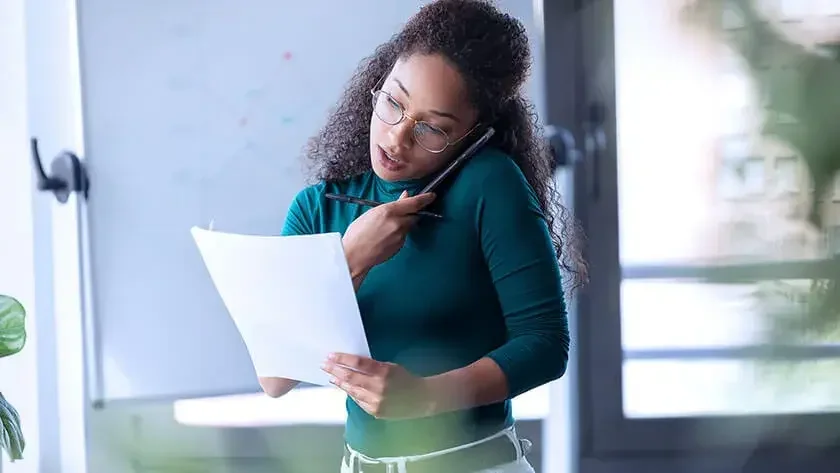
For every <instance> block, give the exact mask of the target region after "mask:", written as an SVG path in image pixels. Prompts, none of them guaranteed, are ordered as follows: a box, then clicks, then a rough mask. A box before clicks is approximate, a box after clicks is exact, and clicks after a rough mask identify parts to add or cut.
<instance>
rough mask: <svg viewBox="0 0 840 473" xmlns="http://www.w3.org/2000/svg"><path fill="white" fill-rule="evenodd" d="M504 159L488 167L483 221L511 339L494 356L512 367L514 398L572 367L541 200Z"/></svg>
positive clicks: (479, 221) (480, 224)
mask: <svg viewBox="0 0 840 473" xmlns="http://www.w3.org/2000/svg"><path fill="white" fill-rule="evenodd" d="M505 163H506V164H505V165H502V166H494V169H492V170H491V171H490V172H489V173H488V176H487V178H486V181H485V182H484V185H483V188H484V189H487V192H485V193H484V195H482V196H481V197H479V202H478V210H477V215H476V225H477V229H478V234H479V237H480V240H481V247H482V250H483V253H484V257H485V260H486V262H487V265H488V268H489V270H490V274H491V277H492V280H493V284H494V285H495V288H496V293H497V295H498V298H499V303H500V304H501V308H502V311H503V313H504V317H505V325H506V328H507V342H506V343H505V344H504V345H502V346H501V347H499V348H498V349H496V350H493V351H492V352H490V353H489V354H488V357H489V358H491V359H492V360H493V361H495V362H496V363H497V364H498V365H499V367H501V369H502V371H503V372H504V373H505V375H506V377H507V382H508V392H509V397H511V398H513V397H515V396H518V395H519V394H522V393H524V392H526V391H529V390H531V389H533V388H535V387H537V386H540V385H542V384H544V383H547V382H549V381H552V380H554V379H557V378H559V377H561V376H562V375H563V374H564V373H565V371H566V366H567V364H568V360H569V343H570V335H569V324H568V318H567V314H566V303H565V300H564V295H563V285H562V280H561V274H560V267H559V264H558V262H557V258H556V253H555V250H554V246H553V244H552V241H551V237H550V233H549V230H548V226H547V224H546V221H545V219H544V218H543V213H542V211H541V210H540V205H539V201H538V200H537V197H536V195H535V194H534V192H533V190H532V189H531V187H530V186H529V185H528V183H527V181H526V180H525V177H524V176H523V175H522V173H521V171H520V170H519V168H518V167H517V166H516V164H515V163H514V162H513V161H511V160H505Z"/></svg>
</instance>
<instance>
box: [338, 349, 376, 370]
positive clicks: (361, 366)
mask: <svg viewBox="0 0 840 473" xmlns="http://www.w3.org/2000/svg"><path fill="white" fill-rule="evenodd" d="M327 363H334V364H336V365H341V366H346V367H348V368H352V369H354V370H356V371H361V372H363V373H368V374H376V373H378V372H379V371H380V368H381V366H380V365H381V363H379V362H378V361H376V360H372V359H370V358H367V357H364V356H359V355H351V354H349V353H331V354H330V356H329V357H327Z"/></svg>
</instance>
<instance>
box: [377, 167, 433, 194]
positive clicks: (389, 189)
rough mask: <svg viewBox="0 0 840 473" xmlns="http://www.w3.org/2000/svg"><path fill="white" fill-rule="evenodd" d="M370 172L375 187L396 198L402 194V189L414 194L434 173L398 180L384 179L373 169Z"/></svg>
mask: <svg viewBox="0 0 840 473" xmlns="http://www.w3.org/2000/svg"><path fill="white" fill-rule="evenodd" d="M371 174H372V175H373V180H374V181H375V182H376V188H377V189H378V190H379V191H380V192H383V193H385V194H387V195H389V196H391V197H394V198H397V197H399V196H400V194H402V192H403V191H405V190H407V191H408V193H409V194H411V195H414V193H416V192H417V191H419V190H420V189H422V188H423V186H424V185H426V183H428V182H429V181H431V180H432V178H433V177H434V175H432V176H427V177H420V178H416V179H405V180H400V181H386V180H385V179H382V178H381V177H379V176H377V175H376V173H375V172H373V170H371Z"/></svg>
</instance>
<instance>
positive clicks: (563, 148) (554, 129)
mask: <svg viewBox="0 0 840 473" xmlns="http://www.w3.org/2000/svg"><path fill="white" fill-rule="evenodd" d="M545 138H546V141H547V142H548V147H549V149H550V150H551V155H552V156H553V157H554V160H553V161H552V163H551V172H552V173H555V172H556V171H557V170H558V169H560V168H563V167H567V166H574V165H575V164H576V163H577V162H578V161H579V160H580V152H579V151H578V149H577V144H576V143H575V135H574V133H572V132H571V131H570V130H569V129H568V128H564V127H562V126H554V125H548V126H546V127H545Z"/></svg>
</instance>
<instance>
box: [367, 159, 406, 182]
mask: <svg viewBox="0 0 840 473" xmlns="http://www.w3.org/2000/svg"><path fill="white" fill-rule="evenodd" d="M371 168H372V169H373V173H374V174H376V176H377V177H379V178H380V179H382V180H383V181H388V182H395V181H402V180H404V179H407V178H406V177H405V176H404V175H403V174H402V173H400V172H393V171H389V170H388V169H385V168H384V167H382V166H380V165H379V163H377V162H375V161H374V162H372V163H371Z"/></svg>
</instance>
